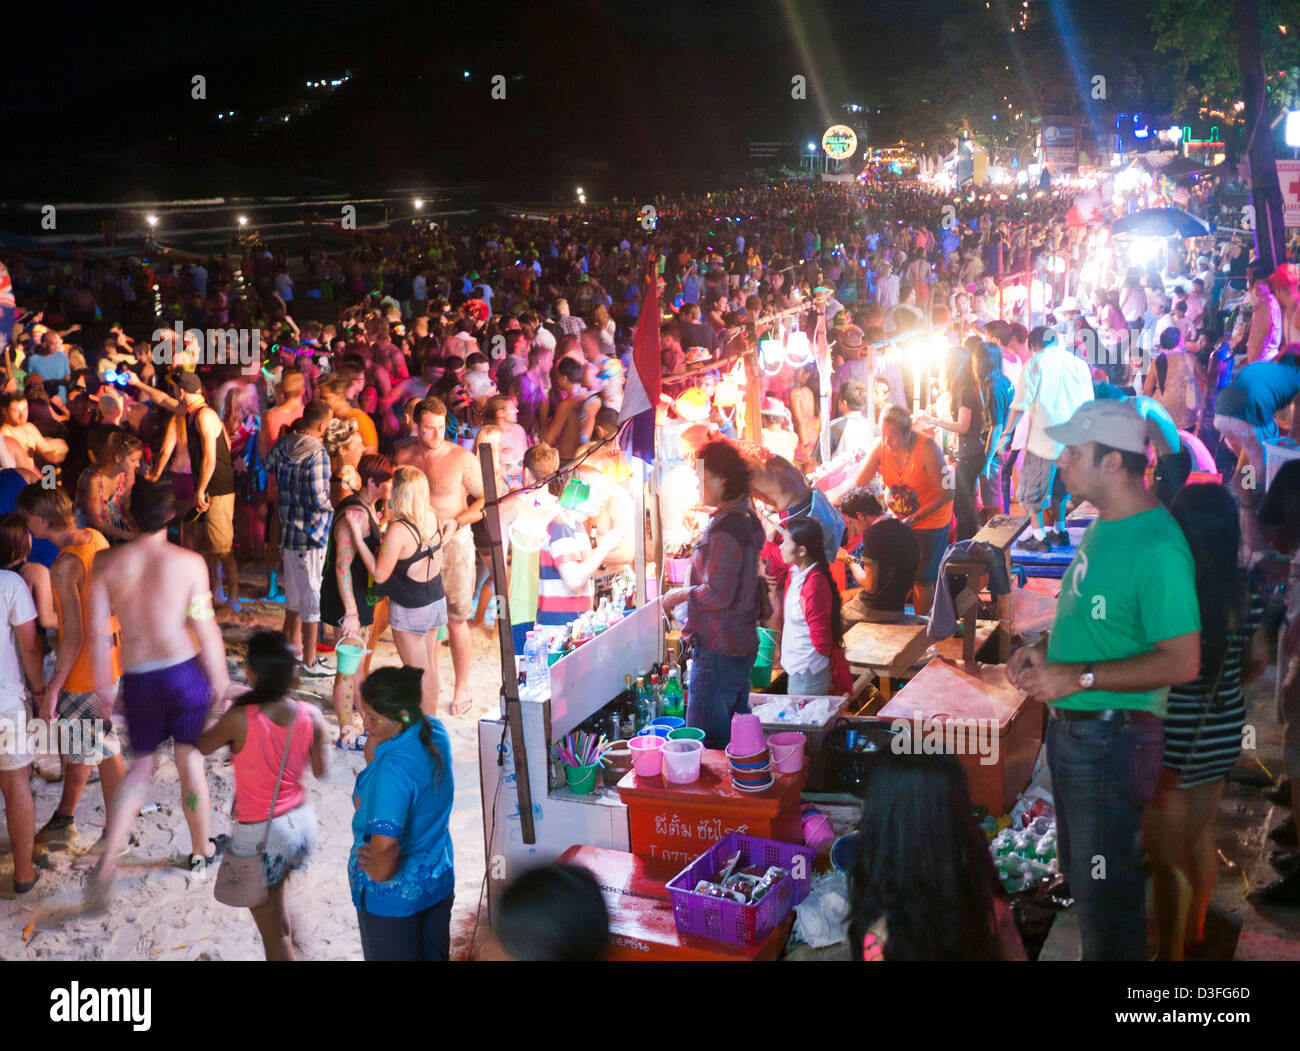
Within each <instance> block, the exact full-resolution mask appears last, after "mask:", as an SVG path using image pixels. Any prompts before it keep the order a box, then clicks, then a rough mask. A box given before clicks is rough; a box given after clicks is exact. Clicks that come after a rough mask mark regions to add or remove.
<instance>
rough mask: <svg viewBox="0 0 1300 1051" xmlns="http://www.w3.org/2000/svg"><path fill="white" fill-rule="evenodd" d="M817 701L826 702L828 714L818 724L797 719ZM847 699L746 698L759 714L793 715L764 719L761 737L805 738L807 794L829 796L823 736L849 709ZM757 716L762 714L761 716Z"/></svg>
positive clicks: (773, 696) (756, 694)
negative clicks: (764, 710) (774, 711)
mask: <svg viewBox="0 0 1300 1051" xmlns="http://www.w3.org/2000/svg"><path fill="white" fill-rule="evenodd" d="M817 701H826V702H827V703H828V709H827V714H826V717H825V718H824V719H822V720H821V721H819V722H804V721H802V719H801V718H800V717H799V714H800V712H801V711H803V710H805V709H806V708H807V707H808V705H809V703H815V702H817ZM848 703H849V698H848V697H847V696H839V697H835V696H829V697H791V696H789V695H784V696H783V695H781V694H763V693H751V694H750V695H749V707H750V710H751V711H758V710H759V709H761V708H764V707H768V706H771V707H769V711H770V710H771V708H773V707H779V708H780V709H781V710H782V711H790V712H792V713H793V714H795V716H796V718H794V719H790V720H785V719H772V720H768V719H766V718H765V719H764V720H763V733H764V735H766V736H768V737H770V736H772V734H779V733H786V732H795V733H801V734H803V735H804V746H803V754H804V769H805V770H807V772H808V785H807V789H806V790H807V791H809V792H829V791H831V789H830V788H828V787H827V785H828V783H829V778H828V776H827V772H826V735H827V734H829V733H830V731H831V727H832V726H834V725H835V720H836V719H838V718H839V717H840V716H841V715H842V714H843V713H844V709H845V708H846V707H847V706H848ZM759 714H760V715H762V714H763V713H762V712H760V713H759Z"/></svg>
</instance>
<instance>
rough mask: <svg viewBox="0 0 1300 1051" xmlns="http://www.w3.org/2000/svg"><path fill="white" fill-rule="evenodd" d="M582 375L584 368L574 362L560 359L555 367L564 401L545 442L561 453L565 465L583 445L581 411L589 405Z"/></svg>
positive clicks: (559, 406) (558, 406) (550, 423)
mask: <svg viewBox="0 0 1300 1051" xmlns="http://www.w3.org/2000/svg"><path fill="white" fill-rule="evenodd" d="M582 372H583V369H582V366H581V365H579V364H578V363H577V362H576V361H574V360H573V359H572V358H561V359H560V360H559V361H558V362H557V363H556V366H555V383H556V386H557V387H558V388H559V389H560V391H561V392H562V393H563V395H564V400H563V401H561V402H560V403H559V404H558V405H557V406H556V407H555V414H554V415H553V416H552V417H551V419H550V422H548V423H547V425H546V429H545V431H543V432H542V441H544V442H545V443H546V444H547V445H551V446H554V447H555V448H556V449H557V450H558V451H559V453H560V461H561V462H562V463H568V462H569V461H571V460H572V459H573V458H574V457H575V456H576V455H577V454H578V447H579V446H580V445H581V444H582V407H583V405H584V404H585V403H586V401H587V392H586V391H585V390H584V389H583V387H582Z"/></svg>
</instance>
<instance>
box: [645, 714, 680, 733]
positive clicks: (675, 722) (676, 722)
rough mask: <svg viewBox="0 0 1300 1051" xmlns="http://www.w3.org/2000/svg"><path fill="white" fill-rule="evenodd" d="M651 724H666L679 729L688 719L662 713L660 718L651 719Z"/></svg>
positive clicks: (670, 728) (671, 728)
mask: <svg viewBox="0 0 1300 1051" xmlns="http://www.w3.org/2000/svg"><path fill="white" fill-rule="evenodd" d="M650 725H651V726H666V727H668V729H669V730H677V729H680V728H681V727H683V726H685V725H686V720H685V719H679V718H678V717H677V716H675V715H661V716H660V717H659V718H658V719H651V720H650Z"/></svg>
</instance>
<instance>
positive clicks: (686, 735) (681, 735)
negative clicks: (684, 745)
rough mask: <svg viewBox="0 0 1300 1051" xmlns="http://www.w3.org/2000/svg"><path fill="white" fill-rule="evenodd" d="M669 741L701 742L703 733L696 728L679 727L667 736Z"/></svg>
mask: <svg viewBox="0 0 1300 1051" xmlns="http://www.w3.org/2000/svg"><path fill="white" fill-rule="evenodd" d="M668 740H670V741H703V740H704V731H703V730H701V729H700V728H699V727H698V726H679V727H678V728H677V729H676V730H674V731H673V732H672V733H670V734H669V735H668Z"/></svg>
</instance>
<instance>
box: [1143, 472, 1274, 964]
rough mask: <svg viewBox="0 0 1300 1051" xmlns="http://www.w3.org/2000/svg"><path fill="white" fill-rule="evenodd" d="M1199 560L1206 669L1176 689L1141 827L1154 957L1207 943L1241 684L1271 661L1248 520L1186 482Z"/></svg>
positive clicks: (1175, 506)
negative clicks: (1246, 544) (1245, 538)
mask: <svg viewBox="0 0 1300 1051" xmlns="http://www.w3.org/2000/svg"><path fill="white" fill-rule="evenodd" d="M1169 511H1170V513H1171V514H1172V515H1173V516H1174V518H1175V519H1177V521H1178V524H1179V526H1181V527H1182V530H1183V534H1184V535H1185V536H1186V537H1187V546H1188V547H1189V548H1191V551H1192V560H1193V562H1194V563H1195V565H1196V594H1197V599H1198V604H1199V606H1200V611H1201V671H1200V674H1199V675H1198V676H1197V678H1196V679H1195V681H1193V682H1188V683H1182V684H1179V685H1177V686H1173V687H1171V688H1170V690H1169V699H1168V714H1167V715H1166V716H1165V754H1164V761H1163V766H1162V768H1161V771H1160V781H1159V783H1158V785H1157V789H1156V796H1155V799H1154V800H1153V801H1152V802H1151V805H1150V806H1148V807H1147V811H1146V814H1145V816H1144V818H1143V823H1142V833H1143V840H1144V841H1145V843H1146V849H1147V858H1148V860H1149V861H1150V863H1151V868H1152V874H1153V877H1154V879H1153V891H1154V894H1155V912H1156V929H1157V932H1158V937H1159V942H1158V945H1159V948H1158V950H1157V959H1161V960H1181V959H1183V958H1184V955H1187V956H1200V955H1203V954H1204V951H1205V914H1206V910H1207V909H1208V908H1209V905H1210V896H1211V894H1212V893H1213V892H1214V881H1215V878H1216V876H1217V875H1218V857H1217V853H1216V848H1215V843H1214V815H1215V812H1216V810H1217V809H1218V805H1219V797H1220V796H1221V795H1222V794H1223V784H1224V781H1225V779H1226V778H1227V776H1228V772H1229V771H1230V770H1232V768H1233V766H1234V765H1236V762H1237V758H1238V756H1240V755H1241V731H1242V727H1243V726H1244V725H1245V722H1246V705H1245V701H1244V700H1243V699H1242V694H1241V687H1242V685H1243V684H1245V683H1248V682H1250V681H1251V680H1253V679H1255V678H1257V677H1258V676H1259V675H1260V673H1261V672H1263V670H1264V668H1265V666H1266V665H1267V664H1268V638H1267V634H1266V631H1265V627H1264V625H1263V618H1264V605H1265V584H1264V581H1263V578H1262V576H1260V575H1258V574H1253V573H1252V574H1248V573H1247V572H1246V570H1244V569H1242V568H1241V567H1240V566H1239V565H1238V563H1237V560H1236V558H1235V557H1234V556H1235V555H1236V553H1237V552H1238V551H1239V550H1240V549H1241V526H1240V523H1239V520H1238V509H1237V504H1236V501H1235V500H1233V498H1232V494H1231V493H1229V492H1228V490H1227V489H1225V488H1224V487H1223V486H1221V485H1189V486H1186V487H1185V488H1183V490H1182V491H1181V492H1179V494H1178V495H1177V496H1176V497H1174V500H1173V503H1172V504H1170V507H1169Z"/></svg>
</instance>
